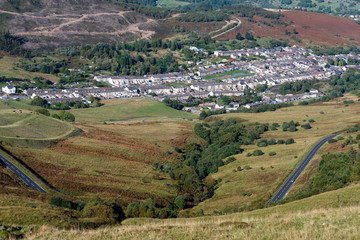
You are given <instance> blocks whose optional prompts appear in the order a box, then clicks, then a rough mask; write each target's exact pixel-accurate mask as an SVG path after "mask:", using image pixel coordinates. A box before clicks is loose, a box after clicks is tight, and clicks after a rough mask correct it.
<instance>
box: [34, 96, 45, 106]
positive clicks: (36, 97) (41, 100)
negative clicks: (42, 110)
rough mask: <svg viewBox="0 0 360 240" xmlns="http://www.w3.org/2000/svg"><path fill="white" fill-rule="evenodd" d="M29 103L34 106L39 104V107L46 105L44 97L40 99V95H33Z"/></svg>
mask: <svg viewBox="0 0 360 240" xmlns="http://www.w3.org/2000/svg"><path fill="white" fill-rule="evenodd" d="M30 104H31V105H34V106H40V107H46V106H47V105H48V103H47V101H46V100H45V99H42V98H41V97H39V96H35V97H34V98H33V99H32V100H31V102H30Z"/></svg>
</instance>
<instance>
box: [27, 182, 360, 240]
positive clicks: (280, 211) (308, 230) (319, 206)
mask: <svg viewBox="0 0 360 240" xmlns="http://www.w3.org/2000/svg"><path fill="white" fill-rule="evenodd" d="M359 194H360V186H359V185H352V186H350V187H347V188H344V189H340V190H337V191H333V192H329V193H324V194H320V195H318V196H314V197H311V198H308V199H303V200H300V201H295V202H292V203H288V204H285V205H282V206H276V207H271V208H268V209H261V210H256V211H253V212H249V213H237V214H231V215H224V216H213V217H201V218H191V219H169V220H155V219H154V220H152V219H129V220H127V221H125V222H124V223H123V224H124V226H114V227H105V228H101V229H98V230H90V231H81V230H71V231H65V230H58V229H56V230H54V229H53V228H49V227H43V228H40V229H39V231H37V232H36V233H34V234H32V235H31V236H28V238H29V239H284V240H285V239H326V240H327V239H357V238H358V237H359V235H360V220H359V219H360V218H359V217H358V216H359V214H360V206H359V198H358V196H359ZM338 195H339V196H340V199H341V202H340V206H339V205H338V202H337V196H338Z"/></svg>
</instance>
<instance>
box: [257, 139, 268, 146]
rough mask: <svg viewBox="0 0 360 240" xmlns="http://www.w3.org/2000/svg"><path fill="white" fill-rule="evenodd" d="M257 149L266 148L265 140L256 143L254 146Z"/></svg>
mask: <svg viewBox="0 0 360 240" xmlns="http://www.w3.org/2000/svg"><path fill="white" fill-rule="evenodd" d="M256 145H257V146H258V147H266V146H267V145H268V142H267V141H266V139H261V140H259V141H258V142H257V144H256Z"/></svg>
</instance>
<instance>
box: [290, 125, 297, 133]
mask: <svg viewBox="0 0 360 240" xmlns="http://www.w3.org/2000/svg"><path fill="white" fill-rule="evenodd" d="M296 131H297V129H296V127H295V126H294V125H293V126H290V127H289V132H296Z"/></svg>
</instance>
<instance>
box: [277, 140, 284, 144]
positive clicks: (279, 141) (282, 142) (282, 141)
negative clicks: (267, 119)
mask: <svg viewBox="0 0 360 240" xmlns="http://www.w3.org/2000/svg"><path fill="white" fill-rule="evenodd" d="M277 143H278V144H284V143H285V140H283V139H279V140H278V142H277Z"/></svg>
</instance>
